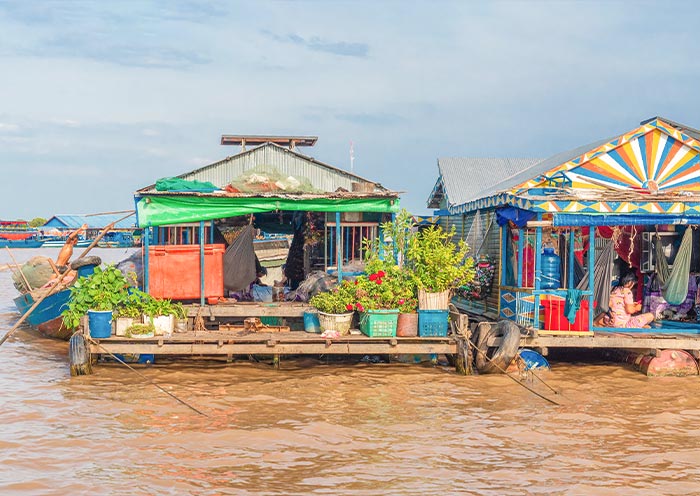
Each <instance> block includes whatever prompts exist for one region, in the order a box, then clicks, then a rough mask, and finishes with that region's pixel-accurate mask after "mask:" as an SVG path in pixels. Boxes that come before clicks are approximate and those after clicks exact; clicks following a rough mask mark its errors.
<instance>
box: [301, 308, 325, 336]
mask: <svg viewBox="0 0 700 496" xmlns="http://www.w3.org/2000/svg"><path fill="white" fill-rule="evenodd" d="M304 330H305V331H306V332H313V333H316V334H320V333H321V323H320V322H319V321H318V312H315V311H309V310H307V311H306V312H304Z"/></svg>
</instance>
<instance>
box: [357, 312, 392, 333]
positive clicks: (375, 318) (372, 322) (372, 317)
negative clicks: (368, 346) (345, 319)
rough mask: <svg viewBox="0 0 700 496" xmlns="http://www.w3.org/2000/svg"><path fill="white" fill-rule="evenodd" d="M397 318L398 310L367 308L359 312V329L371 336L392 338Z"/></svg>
mask: <svg viewBox="0 0 700 496" xmlns="http://www.w3.org/2000/svg"><path fill="white" fill-rule="evenodd" d="M398 320H399V311H398V310H368V311H366V312H362V313H361V314H360V331H362V334H365V335H367V336H369V337H371V338H393V337H395V336H396V324H397V323H398Z"/></svg>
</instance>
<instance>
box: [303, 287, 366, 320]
mask: <svg viewBox="0 0 700 496" xmlns="http://www.w3.org/2000/svg"><path fill="white" fill-rule="evenodd" d="M354 289H355V286H354V284H353V283H350V282H348V281H343V282H342V284H340V286H337V287H335V288H333V289H331V290H330V291H326V292H324V293H319V294H317V295H316V296H314V297H313V298H311V300H309V304H310V305H311V306H312V307H314V308H316V309H317V310H318V311H319V312H323V313H335V314H339V313H348V312H352V311H353V303H354V299H355V291H354Z"/></svg>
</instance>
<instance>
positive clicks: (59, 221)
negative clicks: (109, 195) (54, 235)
mask: <svg viewBox="0 0 700 496" xmlns="http://www.w3.org/2000/svg"><path fill="white" fill-rule="evenodd" d="M128 213H129V212H126V211H125V212H118V213H113V214H112V213H109V214H59V215H54V216H53V217H51V218H50V219H49V220H48V221H46V224H44V225H43V226H42V227H57V228H59V229H77V228H79V227H80V226H82V225H83V224H87V225H88V229H104V228H105V227H107V226H108V225H109V224H111V223H112V222H114V221H116V220H119V219H121V218H122V217H124V216H125V215H126V214H128ZM114 229H136V216H135V215H132V216H131V217H128V218H126V219H124V220H122V221H119V222H117V223H116V224H115V225H114Z"/></svg>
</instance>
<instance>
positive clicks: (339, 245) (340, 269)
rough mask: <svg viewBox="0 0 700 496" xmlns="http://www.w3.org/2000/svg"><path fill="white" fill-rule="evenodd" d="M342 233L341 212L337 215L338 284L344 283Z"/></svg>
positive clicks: (336, 254) (336, 255)
mask: <svg viewBox="0 0 700 496" xmlns="http://www.w3.org/2000/svg"><path fill="white" fill-rule="evenodd" d="M341 236H342V233H341V231H340V212H336V213H335V250H336V253H335V258H336V260H335V262H336V264H335V265H336V267H337V268H338V284H340V283H341V282H343V240H342V237H341Z"/></svg>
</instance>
